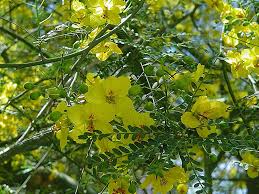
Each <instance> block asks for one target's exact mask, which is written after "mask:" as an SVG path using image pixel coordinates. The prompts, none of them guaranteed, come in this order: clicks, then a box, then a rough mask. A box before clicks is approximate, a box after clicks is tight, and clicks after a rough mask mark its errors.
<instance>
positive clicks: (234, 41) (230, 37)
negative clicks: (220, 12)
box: [223, 30, 239, 47]
mask: <svg viewBox="0 0 259 194" xmlns="http://www.w3.org/2000/svg"><path fill="white" fill-rule="evenodd" d="M223 41H224V43H225V45H227V46H230V47H235V46H237V45H238V42H239V41H238V36H237V34H236V33H235V31H234V30H231V31H230V32H229V33H227V34H224V35H223Z"/></svg>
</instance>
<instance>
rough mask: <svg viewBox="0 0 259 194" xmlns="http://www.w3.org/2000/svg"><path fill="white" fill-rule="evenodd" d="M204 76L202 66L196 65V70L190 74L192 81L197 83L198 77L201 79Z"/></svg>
mask: <svg viewBox="0 0 259 194" xmlns="http://www.w3.org/2000/svg"><path fill="white" fill-rule="evenodd" d="M203 74H204V65H201V64H198V66H197V70H196V71H195V72H193V73H192V74H191V76H192V81H193V82H198V81H199V79H200V77H202V76H203Z"/></svg>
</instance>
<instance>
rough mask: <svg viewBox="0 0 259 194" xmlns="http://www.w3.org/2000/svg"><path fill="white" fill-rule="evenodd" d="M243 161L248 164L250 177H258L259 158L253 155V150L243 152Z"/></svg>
mask: <svg viewBox="0 0 259 194" xmlns="http://www.w3.org/2000/svg"><path fill="white" fill-rule="evenodd" d="M241 157H242V159H243V160H242V162H243V163H245V164H248V169H247V175H248V176H249V177H250V178H256V177H258V176H259V158H258V157H256V156H255V155H253V154H252V153H251V152H244V153H242V154H241Z"/></svg>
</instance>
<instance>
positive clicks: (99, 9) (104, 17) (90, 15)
mask: <svg viewBox="0 0 259 194" xmlns="http://www.w3.org/2000/svg"><path fill="white" fill-rule="evenodd" d="M125 5H126V3H125V2H124V1H123V0H89V1H86V2H85V3H82V2H80V1H79V0H73V1H72V10H73V12H72V16H71V20H72V21H73V22H76V23H78V24H79V25H80V26H90V27H93V28H96V27H98V26H102V25H104V24H112V25H116V24H119V23H120V21H121V18H120V13H121V12H122V11H123V10H124V8H125Z"/></svg>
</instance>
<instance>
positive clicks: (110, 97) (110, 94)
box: [106, 90, 115, 104]
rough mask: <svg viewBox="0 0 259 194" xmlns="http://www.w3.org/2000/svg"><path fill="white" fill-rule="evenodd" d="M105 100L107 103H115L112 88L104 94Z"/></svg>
mask: <svg viewBox="0 0 259 194" xmlns="http://www.w3.org/2000/svg"><path fill="white" fill-rule="evenodd" d="M106 102H108V103H109V104H115V94H114V92H113V91H112V90H110V91H109V92H108V94H107V95H106Z"/></svg>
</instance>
